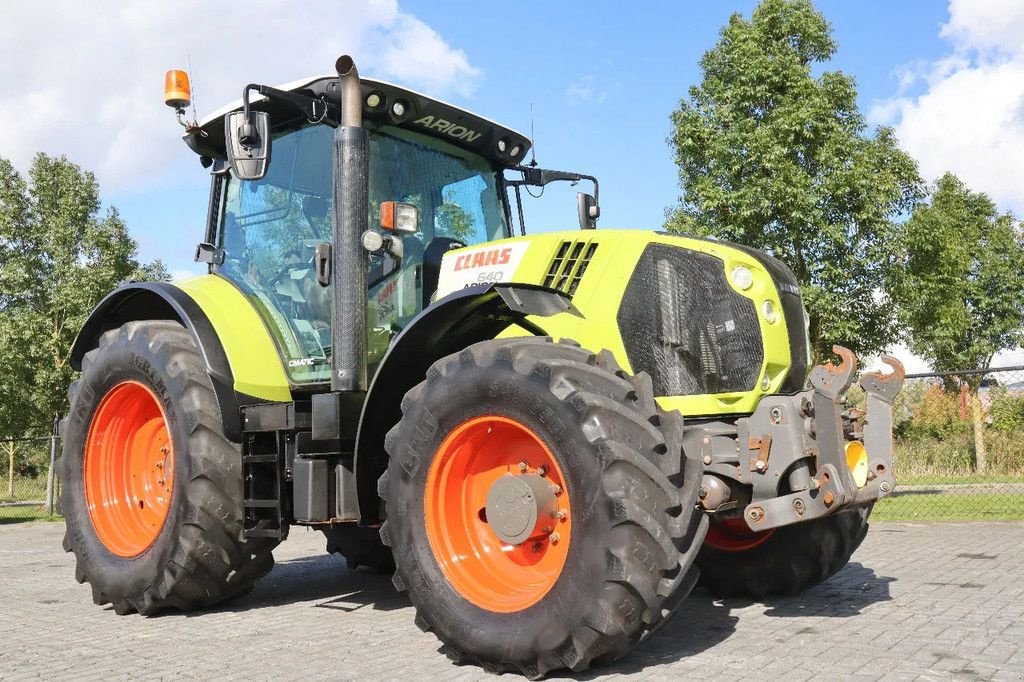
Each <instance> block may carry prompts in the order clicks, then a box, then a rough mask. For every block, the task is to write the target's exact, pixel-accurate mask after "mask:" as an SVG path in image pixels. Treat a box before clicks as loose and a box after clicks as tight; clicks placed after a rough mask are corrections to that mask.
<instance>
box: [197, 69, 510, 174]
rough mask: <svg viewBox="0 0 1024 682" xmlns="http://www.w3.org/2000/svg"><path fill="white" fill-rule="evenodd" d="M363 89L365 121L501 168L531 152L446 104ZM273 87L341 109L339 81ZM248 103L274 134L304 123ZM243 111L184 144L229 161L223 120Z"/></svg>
mask: <svg viewBox="0 0 1024 682" xmlns="http://www.w3.org/2000/svg"><path fill="white" fill-rule="evenodd" d="M359 84H360V88H361V90H362V103H363V120H364V121H375V122H379V123H382V124H387V125H393V126H397V127H399V128H405V129H407V130H411V131H414V132H417V133H421V134H425V135H430V136H432V137H436V138H438V139H440V140H444V141H445V142H447V143H449V144H453V145H455V146H457V147H461V148H463V149H467V150H469V151H472V152H475V153H477V154H479V155H481V156H483V157H485V158H487V159H489V160H490V161H492V162H493V163H495V164H496V165H498V166H515V165H519V164H520V163H522V162H523V159H524V158H525V157H526V152H527V151H528V150H529V148H530V140H529V138H527V137H526V136H525V135H523V134H522V133H520V132H518V131H516V130H512V129H511V128H506V127H505V126H502V125H500V124H499V123H495V122H494V121H491V120H489V119H486V118H484V117H482V116H477V115H476V114H474V113H471V112H468V111H465V110H464V109H459V108H458V107H455V106H453V105H451V104H448V103H447V102H443V101H441V100H438V99H434V98H432V97H427V96H426V95H423V94H420V93H418V92H415V91H413V90H408V89H406V88H402V87H399V86H397V85H393V84H391V83H387V82H384V81H378V80H370V79H366V78H362V79H360V81H359ZM275 87H277V89H278V90H286V91H289V92H295V93H300V94H304V95H309V96H311V97H317V98H323V99H325V100H326V101H327V102H328V104H332V105H334V106H335V107H339V108H340V106H341V95H340V91H339V86H338V77H337V76H314V77H310V78H304V79H300V80H297V81H292V82H291V83H286V84H284V85H280V86H275ZM249 101H250V107H251V108H252V109H255V110H258V111H266V112H268V113H269V114H270V117H271V121H272V125H273V126H274V128H277V127H278V126H281V125H288V124H291V125H298V124H301V123H302V119H303V118H304V117H303V115H302V114H300V113H298V112H297V110H296V109H295V108H293V107H292V106H290V105H289V104H286V103H283V102H280V101H275V100H268V99H267V98H265V97H263V96H262V95H256V94H253V95H251V96H250V100H249ZM241 109H242V100H241V99H238V100H236V101H235V102H232V103H231V104H228V105H227V106H225V107H221V108H220V109H218V110H216V111H214V112H213V113H212V114H210V115H208V116H206V117H205V118H203V119H202V121H200V122H199V124H198V126H197V127H195V128H190V129H189V130H188V132H186V133H185V135H184V139H185V143H186V144H187V145H188V146H189V148H190V149H192V151H194V152H196V153H197V154H199V155H200V156H206V157H210V158H213V159H224V158H226V151H225V147H224V116H225V114H228V113H230V112H232V111H240V110H241ZM513 152H514V153H513Z"/></svg>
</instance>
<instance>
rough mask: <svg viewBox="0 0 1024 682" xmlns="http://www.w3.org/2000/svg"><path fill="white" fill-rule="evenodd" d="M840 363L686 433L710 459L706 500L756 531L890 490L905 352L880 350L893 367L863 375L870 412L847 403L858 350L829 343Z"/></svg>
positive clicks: (721, 514) (860, 503)
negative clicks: (748, 410)
mask: <svg viewBox="0 0 1024 682" xmlns="http://www.w3.org/2000/svg"><path fill="white" fill-rule="evenodd" d="M833 351H834V352H835V353H836V355H838V356H839V357H840V360H841V361H840V363H839V365H834V364H832V363H828V364H824V365H818V366H816V367H815V368H814V369H813V370H812V372H811V375H810V383H811V388H810V389H809V390H806V391H803V392H801V393H797V394H795V395H775V396H768V397H766V398H764V399H763V400H762V401H761V403H760V405H758V408H757V410H756V411H755V412H754V413H753V414H752V415H751V416H750V417H745V418H742V419H738V420H737V421H736V422H734V423H725V422H711V423H707V424H702V425H700V426H696V427H693V428H691V429H689V431H688V441H689V442H688V443H687V445H688V446H689V447H692V448H699V450H698V451H699V452H700V454H701V457H702V459H703V462H704V465H705V474H704V478H703V481H702V489H701V505H702V506H703V508H704V509H705V510H706V511H708V512H712V513H713V514H714V515H715V517H717V518H719V519H726V518H729V517H736V516H739V515H740V513H741V510H742V517H743V519H744V521H745V522H746V524H747V526H748V527H749V528H750V530H751V531H766V530H770V529H773V528H778V527H781V526H787V525H790V524H794V523H799V522H802V521H809V520H811V519H816V518H821V517H824V516H828V515H830V514H833V513H835V512H836V511H838V510H840V509H848V508H853V507H866V506H869V505H871V504H872V503H874V502H875V501H877V500H879V499H881V498H882V497H885V496H886V495H888V494H889V493H890V492H892V490H893V487H894V486H895V480H894V479H893V474H892V405H893V401H894V400H895V399H896V395H897V394H898V393H899V391H900V388H901V386H902V385H903V377H904V369H903V365H902V364H901V363H900V361H899V360H897V359H896V358H893V357H891V356H888V355H885V356H882V361H883V362H884V363H885V364H887V365H889V366H890V367H891V368H892V370H893V371H892V372H890V373H888V374H881V373H879V372H866V373H865V374H863V375H862V376H861V378H860V385H861V388H863V389H864V391H865V393H866V394H867V406H866V407H867V409H866V411H860V410H848V409H846V407H845V405H844V403H845V399H846V392H847V390H849V388H850V386H851V385H852V384H853V378H854V374H855V372H856V370H857V357H856V356H855V355H854V353H853V352H852V351H850V350H848V349H846V348H843V347H841V346H835V347H833Z"/></svg>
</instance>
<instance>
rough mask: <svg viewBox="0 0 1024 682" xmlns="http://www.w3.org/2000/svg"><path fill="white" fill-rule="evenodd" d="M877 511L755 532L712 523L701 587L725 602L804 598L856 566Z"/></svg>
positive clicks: (701, 560) (738, 522)
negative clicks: (802, 594)
mask: <svg viewBox="0 0 1024 682" xmlns="http://www.w3.org/2000/svg"><path fill="white" fill-rule="evenodd" d="M870 513H871V508H870V507H868V508H859V509H850V510H846V511H840V512H837V513H835V514H832V515H830V516H825V517H823V518H820V519H814V520H813V521H805V522H803V523H795V524H793V525H791V526H783V527H782V528H775V529H773V530H769V531H765V532H761V533H755V532H753V531H751V530H750V529H749V528H748V527H747V524H746V523H745V522H744V521H743V519H728V520H724V521H719V522H716V523H714V524H712V526H711V528H710V530H709V531H708V534H707V538H706V539H705V541H704V546H703V547H702V548H701V551H700V555H699V556H698V557H697V565H698V566H700V570H701V576H700V580H701V584H702V585H704V586H705V587H707V588H708V589H709V590H711V592H712V593H714V594H715V595H716V596H719V597H749V598H753V599H763V598H765V597H770V596H786V595H793V594H799V593H800V592H803V591H804V590H806V589H807V588H809V587H811V586H813V585H816V584H818V583H820V582H822V581H823V580H827V579H828V578H830V577H831V576H833V575H834V574H835V573H836V572H838V571H839V570H840V569H841V568H842V567H843V566H845V565H846V564H847V563H848V562H849V561H850V556H851V555H852V554H853V552H854V550H856V549H857V547H859V546H860V543H861V542H863V540H864V536H865V535H867V532H868V515H869V514H870Z"/></svg>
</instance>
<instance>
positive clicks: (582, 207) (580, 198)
mask: <svg viewBox="0 0 1024 682" xmlns="http://www.w3.org/2000/svg"><path fill="white" fill-rule="evenodd" d="M576 213H577V214H578V215H579V219H580V229H581V230H593V229H594V228H596V227H597V219H598V218H600V217H601V207H600V206H598V205H597V199H595V198H594V197H592V196H591V195H589V194H586V193H584V192H579V193H577V194H576Z"/></svg>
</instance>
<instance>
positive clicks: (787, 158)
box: [666, 0, 922, 357]
mask: <svg viewBox="0 0 1024 682" xmlns="http://www.w3.org/2000/svg"><path fill="white" fill-rule="evenodd" d="M835 51H836V44H835V41H834V40H833V39H832V35H831V28H830V26H829V24H828V22H827V21H826V20H825V18H824V17H823V16H822V14H821V13H820V12H818V11H817V10H816V9H815V8H814V6H813V5H812V4H811V2H810V0H764V2H762V3H761V4H760V5H759V6H758V7H757V9H756V10H754V14H753V17H752V18H751V19H750V20H749V21H747V20H745V19H743V17H741V16H740V15H739V14H734V15H733V16H732V17H731V18H730V20H729V23H728V24H727V25H726V26H725V28H724V29H723V30H722V32H721V37H720V39H719V41H718V43H717V44H716V45H715V46H714V47H713V48H712V49H711V50H709V51H708V52H707V53H705V54H704V57H703V58H702V60H701V70H702V73H703V80H702V82H701V84H700V85H698V86H694V87H691V88H690V93H689V98H688V99H683V100H682V101H681V102H680V104H679V109H678V110H677V111H675V112H674V113H673V114H672V123H673V127H674V131H673V134H672V136H671V138H670V139H669V142H670V143H671V145H672V147H673V149H674V152H675V160H676V163H677V165H678V166H679V178H680V183H681V186H682V196H681V197H680V200H679V205H678V206H677V207H675V209H674V210H669V211H667V212H666V213H667V221H666V227H668V228H669V229H670V230H673V231H677V232H684V233H690V234H695V235H697V236H701V237H714V238H718V239H724V240H729V241H735V242H739V243H741V244H747V245H749V246H753V247H756V248H759V249H762V250H764V251H767V252H769V253H771V254H773V255H774V256H776V257H778V258H779V259H781V260H783V261H784V262H786V263H787V264H788V265H789V266H790V267H791V268H792V269H793V271H794V273H795V274H796V277H797V279H798V280H799V282H800V284H801V289H802V294H803V297H804V302H805V304H806V306H807V309H808V313H809V317H810V335H811V343H812V347H813V350H814V351H815V354H816V355H817V356H818V357H821V356H822V355H823V354H826V353H828V349H829V348H831V346H832V344H833V343H842V344H843V345H845V346H848V347H850V348H852V349H853V350H855V351H857V352H860V353H870V352H877V351H879V350H881V349H883V348H884V347H886V346H888V345H889V344H891V343H892V342H894V341H895V339H896V326H895V324H894V319H893V317H894V316H893V309H892V306H891V304H890V303H889V301H888V300H887V296H886V290H885V282H886V279H885V274H886V273H887V271H888V270H889V268H890V267H891V266H892V264H893V262H894V260H895V257H896V253H895V250H894V249H895V247H894V240H893V237H894V235H895V234H896V232H897V225H896V224H895V222H894V220H895V219H897V218H898V217H900V216H901V215H905V214H906V213H908V212H909V211H910V209H911V208H912V207H913V206H914V204H915V203H916V202H917V201H918V200H919V199H920V198H921V196H922V188H921V185H922V182H921V180H920V178H919V176H918V172H917V165H916V163H915V162H914V160H913V159H911V158H910V157H909V156H908V155H907V154H906V153H904V152H902V151H901V150H899V149H898V148H897V146H896V139H895V137H894V135H893V132H892V130H891V129H889V128H884V127H883V128H878V129H877V130H876V131H875V134H874V136H868V135H867V134H866V132H867V124H866V123H865V120H864V117H863V116H862V115H861V113H860V112H859V110H858V108H857V102H856V88H855V86H854V81H853V79H852V78H850V77H849V76H847V75H845V74H843V73H841V72H838V71H821V72H820V74H819V75H815V73H816V72H817V71H818V70H819V66H818V65H821V64H823V63H825V62H827V61H828V60H829V59H830V58H831V57H832V56H833V54H835Z"/></svg>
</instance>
